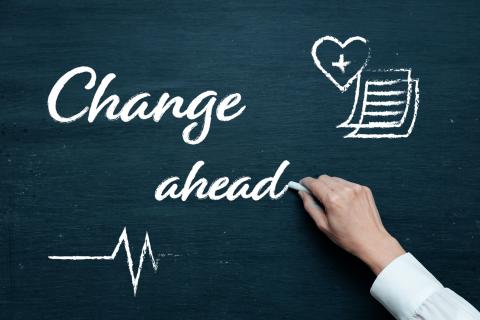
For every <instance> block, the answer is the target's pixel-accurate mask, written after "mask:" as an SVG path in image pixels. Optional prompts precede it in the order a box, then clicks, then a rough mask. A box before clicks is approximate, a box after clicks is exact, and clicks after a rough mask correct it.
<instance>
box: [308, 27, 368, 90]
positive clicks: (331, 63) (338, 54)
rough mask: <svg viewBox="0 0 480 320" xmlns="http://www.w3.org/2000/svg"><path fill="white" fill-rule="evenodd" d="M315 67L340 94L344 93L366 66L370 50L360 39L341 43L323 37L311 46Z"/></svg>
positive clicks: (331, 38) (356, 38)
mask: <svg viewBox="0 0 480 320" xmlns="http://www.w3.org/2000/svg"><path fill="white" fill-rule="evenodd" d="M312 57H313V61H314V62H315V65H316V66H317V67H318V69H320V71H322V73H323V74H324V75H325V76H326V77H327V78H328V79H329V80H330V81H332V82H333V84H334V85H335V86H336V87H337V88H338V89H339V90H340V91H342V92H345V91H346V90H347V89H348V87H350V85H351V84H352V82H353V81H354V80H355V79H356V78H357V76H358V75H359V74H360V73H361V72H362V70H363V69H364V68H365V66H366V65H367V62H368V59H369V58H370V48H369V47H368V45H367V40H366V39H365V38H362V37H351V38H348V39H347V40H346V41H345V42H341V41H340V40H338V39H337V38H335V37H332V36H325V37H322V38H320V39H318V40H317V41H315V43H314V44H313V47H312Z"/></svg>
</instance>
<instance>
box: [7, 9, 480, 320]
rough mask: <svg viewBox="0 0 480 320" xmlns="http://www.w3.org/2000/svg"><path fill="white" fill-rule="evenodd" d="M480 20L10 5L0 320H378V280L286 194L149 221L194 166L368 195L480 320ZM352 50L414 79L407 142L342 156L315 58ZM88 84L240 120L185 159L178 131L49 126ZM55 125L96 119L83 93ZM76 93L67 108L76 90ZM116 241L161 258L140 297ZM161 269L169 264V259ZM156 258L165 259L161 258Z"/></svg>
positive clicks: (453, 14) (375, 13) (446, 12)
mask: <svg viewBox="0 0 480 320" xmlns="http://www.w3.org/2000/svg"><path fill="white" fill-rule="evenodd" d="M479 13H480V12H479V3H478V1H474V0H472V1H459V2H453V1H391V2H386V1H383V0H382V1H368V2H366V1H279V0H275V1H249V2H246V1H218V2H216V1H203V2H200V1H188V2H187V1H171V2H170V1H168V2H167V1H163V2H162V1H118V0H115V1H108V2H103V1H98V0H95V1H43V2H42V1H5V0H4V1H1V3H0V108H1V111H0V112H1V118H0V129H1V138H0V146H1V158H0V159H1V162H0V166H1V167H0V186H1V190H0V205H1V212H2V215H1V218H2V229H1V232H0V240H1V242H0V254H1V257H0V265H1V273H0V274H1V275H0V279H1V283H0V284H1V296H0V303H1V306H0V310H1V311H0V312H1V316H0V317H1V318H2V319H144V318H145V319H278V318H288V319H360V318H361V319H389V318H390V316H389V315H388V314H387V313H386V312H385V311H384V310H383V308H382V307H381V306H379V305H378V304H377V303H376V302H375V301H374V300H373V298H371V297H370V296H369V293H368V290H369V287H370V285H371V283H372V281H373V276H372V275H371V274H370V272H369V271H368V270H367V268H366V267H364V266H363V265H362V264H361V263H360V262H358V261H357V260H356V259H355V258H352V257H350V256H348V255H347V254H345V253H343V252H341V251H340V250H338V249H337V248H335V246H334V245H332V244H330V243H329V241H327V240H326V238H324V237H323V236H322V235H321V234H320V233H319V232H317V231H316V230H315V228H314V226H313V224H312V222H311V221H310V220H309V218H308V217H307V216H306V214H305V212H304V211H303V209H302V208H301V206H300V202H299V200H298V199H297V197H296V195H295V194H293V193H289V194H287V195H286V196H284V197H283V198H282V199H281V200H278V201H272V200H267V199H264V200H262V201H260V202H253V201H250V200H239V201H235V202H228V201H208V200H202V201H199V200H196V199H195V198H191V199H190V200H189V201H188V202H185V203H184V202H181V201H174V200H168V201H164V202H157V201H155V199H154V191H155V188H156V186H157V184H158V183H159V182H160V181H161V180H163V179H164V178H165V177H168V176H171V175H180V176H185V175H186V174H187V173H188V172H189V170H190V167H191V166H192V165H193V163H195V162H196V161H197V160H200V159H201V160H204V161H205V162H206V165H205V167H204V169H202V172H203V174H204V175H205V176H207V177H209V178H213V177H217V176H223V175H227V176H230V177H238V176H242V175H251V176H252V177H255V178H260V177H264V176H268V175H271V174H273V172H274V170H275V169H276V167H277V166H278V165H279V164H280V162H281V161H283V160H285V159H287V160H289V161H290V162H291V163H292V164H291V166H290V167H289V168H288V170H287V172H286V174H285V175H284V177H283V179H282V182H285V181H287V180H289V179H297V178H300V177H302V176H305V175H317V174H321V173H329V174H331V175H337V176H342V177H345V178H347V179H350V180H353V181H358V182H361V183H363V184H367V185H369V186H370V187H371V188H372V189H373V190H374V194H375V196H376V199H377V202H378V206H379V208H380V210H381V213H382V215H383V218H384V220H385V224H386V225H387V227H388V228H389V229H390V230H391V232H392V233H393V234H394V235H395V236H397V237H398V238H399V240H400V241H401V242H402V243H403V244H404V245H405V247H406V248H407V249H409V250H411V251H412V252H413V253H414V254H415V255H416V256H417V257H418V258H419V259H420V260H421V261H422V262H423V263H424V264H425V265H426V266H427V267H428V268H429V269H430V270H431V271H432V272H433V273H434V274H436V275H437V276H438V278H439V279H440V280H441V281H442V282H444V283H445V284H446V285H448V286H449V287H451V288H452V289H454V290H456V291H457V292H458V293H459V294H461V295H463V296H464V297H465V298H466V299H468V300H469V301H470V302H472V304H474V305H476V306H477V307H478V306H479V305H480V290H479V288H480V213H479V209H478V208H479V204H480V203H479V199H480V195H479V179H480V169H479V156H480V150H479V142H480V141H479V136H480V126H479V125H480V122H479V117H480V112H479V98H480V85H479V80H480V77H479V74H480V63H479V61H478V55H479V53H480V52H479V45H478V39H479V36H480V30H479V23H478V15H479ZM327 34H330V35H334V36H337V37H338V38H340V39H345V38H347V37H350V36H354V35H360V36H364V37H366V38H368V39H369V41H370V46H371V48H372V59H371V61H370V64H369V66H370V67H385V66H390V67H411V68H413V70H414V71H413V72H414V75H415V76H418V77H419V78H420V86H421V105H420V113H419V116H418V118H417V124H416V126H415V130H414V131H413V134H412V136H410V137H409V138H408V139H400V140H376V141H371V140H370V141H369V140H348V139H343V138H342V136H343V135H344V134H345V133H347V132H348V131H342V130H341V129H336V128H335V126H336V125H337V124H339V123H340V122H342V121H343V120H345V118H346V116H347V115H348V113H349V111H350V109H351V105H352V101H353V90H349V91H348V92H346V93H345V94H340V93H339V91H338V90H337V89H336V88H335V87H334V86H333V85H332V84H331V83H330V82H329V81H328V80H327V79H326V78H325V77H323V76H322V75H321V73H320V72H319V71H318V70H317V69H316V68H315V66H314V64H313V61H312V59H311V57H310V52H309V51H310V48H311V46H312V44H313V42H314V41H315V40H316V39H318V38H319V37H321V36H323V35H327ZM80 65H87V66H91V67H93V68H94V69H95V70H96V71H97V74H98V76H99V77H100V78H101V77H103V76H104V75H106V74H107V73H109V72H114V73H116V75H117V79H115V80H114V81H113V83H112V84H111V86H110V87H109V90H108V93H110V94H111V93H116V94H118V95H120V97H121V98H122V100H123V101H126V100H127V99H128V98H129V97H131V96H132V95H134V94H136V93H138V92H141V91H148V92H150V93H152V95H153V96H154V97H158V96H160V94H161V93H162V92H164V91H168V92H170V93H172V94H177V95H182V96H184V97H185V98H187V99H188V98H192V97H194V96H195V95H196V94H198V93H200V92H202V91H205V90H208V89H212V90H216V91H217V92H218V93H219V94H220V95H225V94H228V93H231V92H240V93H241V94H242V97H243V101H244V102H245V104H246V105H247V110H246V111H245V112H244V114H243V115H242V116H241V117H239V118H238V119H236V120H234V121H231V122H229V123H218V122H214V123H213V127H212V129H211V132H210V134H209V136H208V137H207V139H206V141H205V142H204V143H202V144H201V145H197V146H190V145H186V144H185V143H183V141H182V139H181V130H182V129H183V127H184V126H185V125H186V124H188V122H187V121H184V120H174V119H172V118H171V117H168V116H166V117H165V119H164V120H162V121H161V122H160V123H158V124H156V123H153V122H151V121H139V120H135V121H132V122H130V123H128V124H125V123H121V122H109V121H106V120H105V119H103V120H97V121H96V122H95V123H94V124H89V123H87V121H86V119H83V120H81V121H78V122H75V123H71V124H60V123H57V122H55V121H54V120H53V119H52V118H50V116H49V114H48V110H47V104H46V102H47V97H48V94H49V92H50V89H51V87H52V86H53V84H54V83H55V82H56V80H57V79H58V78H59V77H60V76H61V75H63V74H64V73H65V72H67V71H68V70H70V69H72V68H74V67H76V66H80ZM75 83H76V84H77V87H75V86H74V85H73V84H72V86H70V87H69V89H68V90H67V91H65V92H64V93H63V95H62V99H64V100H63V101H64V105H65V108H69V109H68V110H76V108H80V107H81V106H84V105H86V104H88V103H89V102H90V101H91V95H92V92H86V91H84V90H82V88H81V86H80V85H81V84H82V80H81V79H79V80H78V81H77V82H75ZM76 88H77V89H76ZM124 226H126V227H127V230H128V235H129V238H130V244H131V247H132V250H133V257H134V261H135V264H136V263H137V261H138V256H139V254H140V249H141V245H142V244H143V239H144V233H145V231H148V232H149V234H150V238H151V242H152V247H153V250H154V252H155V255H156V257H157V258H159V270H158V272H157V273H156V274H155V273H154V272H153V271H152V268H151V265H149V264H145V266H144V269H143V272H142V276H141V279H140V284H139V289H138V294H137V297H135V298H134V297H133V292H132V284H131V282H130V276H129V273H128V269H127V265H126V262H125V261H126V259H125V253H124V252H123V251H122V252H121V253H120V254H119V256H118V257H117V259H116V260H115V261H113V262H102V261H99V262H62V261H51V260H48V259H47V256H48V255H72V254H76V255H107V254H110V253H111V250H112V249H113V246H114V245H115V244H116V242H117V239H118V237H119V235H120V233H121V231H122V229H123V227H124ZM168 253H170V255H168ZM162 254H163V255H162Z"/></svg>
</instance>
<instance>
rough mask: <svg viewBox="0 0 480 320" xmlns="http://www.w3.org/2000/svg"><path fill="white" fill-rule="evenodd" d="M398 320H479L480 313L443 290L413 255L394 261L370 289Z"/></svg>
mask: <svg viewBox="0 0 480 320" xmlns="http://www.w3.org/2000/svg"><path fill="white" fill-rule="evenodd" d="M370 293H371V294H372V296H373V297H374V298H375V299H376V300H378V302H380V303H381V304H382V305H383V306H384V307H385V308H386V309H387V310H388V311H389V312H390V313H391V314H392V315H393V316H394V317H395V319H398V320H414V319H422V320H480V313H479V312H478V310H477V309H475V308H474V307H473V306H472V305H471V304H469V303H468V302H467V301H465V300H464V299H463V298H462V297H460V296H459V295H457V294H456V293H455V292H453V291H452V290H450V289H447V288H444V287H443V286H442V284H441V283H440V282H438V280H437V279H435V277H434V276H433V275H432V274H431V273H430V272H428V270H427V269H425V267H424V266H423V265H422V264H421V263H420V262H418V261H417V259H415V258H414V257H413V256H412V255H411V254H410V253H406V254H404V255H402V256H400V257H398V258H396V259H395V260H393V261H392V262H391V263H390V264H389V265H388V266H387V267H386V268H385V269H383V270H382V272H380V274H379V275H378V276H377V279H376V280H375V282H374V283H373V285H372V288H371V289H370Z"/></svg>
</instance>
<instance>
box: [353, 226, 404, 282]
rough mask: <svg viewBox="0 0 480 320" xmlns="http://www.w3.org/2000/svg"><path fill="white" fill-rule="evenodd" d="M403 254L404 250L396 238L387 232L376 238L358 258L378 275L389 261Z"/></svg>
mask: <svg viewBox="0 0 480 320" xmlns="http://www.w3.org/2000/svg"><path fill="white" fill-rule="evenodd" d="M404 254H405V250H404V249H403V248H402V246H401V245H400V243H399V242H398V241H397V239H395V238H394V237H392V236H391V235H389V234H387V235H383V236H380V237H379V238H377V240H375V241H374V244H373V245H372V246H369V248H368V249H367V250H365V252H364V253H363V254H362V255H361V256H359V258H360V259H361V260H362V261H363V262H364V263H365V264H367V265H368V266H369V267H370V269H371V270H372V271H373V273H374V274H375V275H378V274H379V273H380V272H381V271H382V270H383V269H385V267H386V266H387V265H389V264H390V262H392V261H393V260H395V259H396V258H398V257H399V256H401V255H404Z"/></svg>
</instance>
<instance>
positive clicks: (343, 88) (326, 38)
mask: <svg viewBox="0 0 480 320" xmlns="http://www.w3.org/2000/svg"><path fill="white" fill-rule="evenodd" d="M324 41H332V42H334V43H336V44H337V45H338V46H339V47H340V48H342V49H345V48H346V47H347V46H348V45H349V44H350V43H352V42H353V41H360V42H363V43H364V44H367V42H368V40H367V39H365V38H363V37H359V36H355V37H350V38H348V39H347V40H346V41H345V42H341V41H340V40H338V39H337V38H335V37H333V36H324V37H321V38H320V39H318V40H317V41H315V43H314V44H313V47H312V52H311V54H312V58H313V61H314V62H315V65H316V66H317V68H318V69H320V71H322V73H323V74H324V75H325V76H326V77H327V79H328V80H330V81H331V82H332V83H333V84H334V85H335V86H336V87H337V88H338V89H339V90H340V91H341V92H345V91H347V89H348V88H349V87H350V85H351V84H352V82H353V80H355V79H356V78H357V77H358V76H359V75H360V73H361V72H362V71H363V69H364V68H365V67H366V66H367V63H368V60H370V47H367V48H368V54H367V57H366V58H365V62H364V63H363V64H362V66H361V67H360V69H358V71H357V72H356V73H355V74H354V75H353V76H352V77H351V78H350V79H348V81H347V82H346V83H345V84H344V85H343V86H342V85H341V84H340V83H338V82H337V81H336V80H335V78H334V77H332V75H331V74H330V72H328V71H327V70H325V68H323V66H322V64H321V63H320V60H319V59H318V57H317V49H318V47H319V46H320V45H321V44H322V43H323V42H324Z"/></svg>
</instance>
